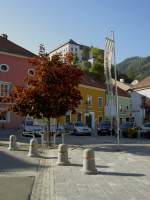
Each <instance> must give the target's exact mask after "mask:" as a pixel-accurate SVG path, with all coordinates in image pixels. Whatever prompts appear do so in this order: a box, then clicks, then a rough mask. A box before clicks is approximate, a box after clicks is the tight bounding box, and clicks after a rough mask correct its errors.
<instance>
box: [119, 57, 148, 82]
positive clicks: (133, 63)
mask: <svg viewBox="0 0 150 200" xmlns="http://www.w3.org/2000/svg"><path fill="white" fill-rule="evenodd" d="M117 71H118V73H119V74H124V75H126V76H127V77H128V78H129V79H131V80H134V79H138V80H141V79H143V78H144V77H146V76H148V75H150V56H148V57H131V58H127V59H125V60H124V61H123V62H121V63H119V64H118V65H117Z"/></svg>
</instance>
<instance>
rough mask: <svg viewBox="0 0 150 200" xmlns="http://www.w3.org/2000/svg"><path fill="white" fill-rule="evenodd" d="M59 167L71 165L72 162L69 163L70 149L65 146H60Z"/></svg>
mask: <svg viewBox="0 0 150 200" xmlns="http://www.w3.org/2000/svg"><path fill="white" fill-rule="evenodd" d="M57 165H66V166H67V165H70V162H69V161H68V147H67V145H65V144H60V145H59V146H58V161H57Z"/></svg>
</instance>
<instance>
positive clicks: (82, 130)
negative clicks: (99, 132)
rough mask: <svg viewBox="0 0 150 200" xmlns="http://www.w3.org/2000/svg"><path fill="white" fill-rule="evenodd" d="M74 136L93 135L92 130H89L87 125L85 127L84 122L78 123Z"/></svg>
mask: <svg viewBox="0 0 150 200" xmlns="http://www.w3.org/2000/svg"><path fill="white" fill-rule="evenodd" d="M73 134H74V135H91V134H92V129H91V128H89V127H88V126H87V125H84V124H83V123H82V122H77V123H75V125H74V128H73Z"/></svg>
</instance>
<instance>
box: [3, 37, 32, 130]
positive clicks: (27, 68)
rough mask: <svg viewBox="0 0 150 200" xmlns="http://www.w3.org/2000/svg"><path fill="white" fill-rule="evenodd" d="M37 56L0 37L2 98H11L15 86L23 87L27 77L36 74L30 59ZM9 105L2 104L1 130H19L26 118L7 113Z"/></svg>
mask: <svg viewBox="0 0 150 200" xmlns="http://www.w3.org/2000/svg"><path fill="white" fill-rule="evenodd" d="M33 56H35V55H34V54H33V53H31V52H30V51H28V50H26V49H24V48H22V47H20V46H18V45H16V44H15V43H13V42H11V41H9V40H8V38H7V35H2V36H0V97H1V98H3V97H4V98H5V96H9V94H10V91H11V88H12V87H13V85H20V86H22V85H23V80H24V79H25V77H27V76H30V75H31V74H33V73H34V72H35V69H34V68H33V66H31V64H30V63H29V59H30V58H31V57H33ZM30 73H31V74H30ZM8 106H9V104H8V103H2V102H0V128H18V127H20V126H21V124H22V122H23V120H24V117H22V116H19V115H16V114H15V113H12V112H9V111H7V108H8Z"/></svg>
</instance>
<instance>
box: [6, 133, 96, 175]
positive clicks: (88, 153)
mask: <svg viewBox="0 0 150 200" xmlns="http://www.w3.org/2000/svg"><path fill="white" fill-rule="evenodd" d="M8 149H9V150H17V144H16V137H15V136H14V135H11V136H10V139H9V147H8ZM28 156H30V157H34V156H38V141H37V140H36V139H35V138H33V139H31V140H30V146H29V152H28ZM57 165H60V166H67V165H71V163H70V162H69V160H68V147H67V145H65V144H60V145H59V147H58V160H57ZM82 171H83V173H85V174H97V169H96V167H95V156H94V151H93V150H92V149H85V150H84V152H83V168H82Z"/></svg>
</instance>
